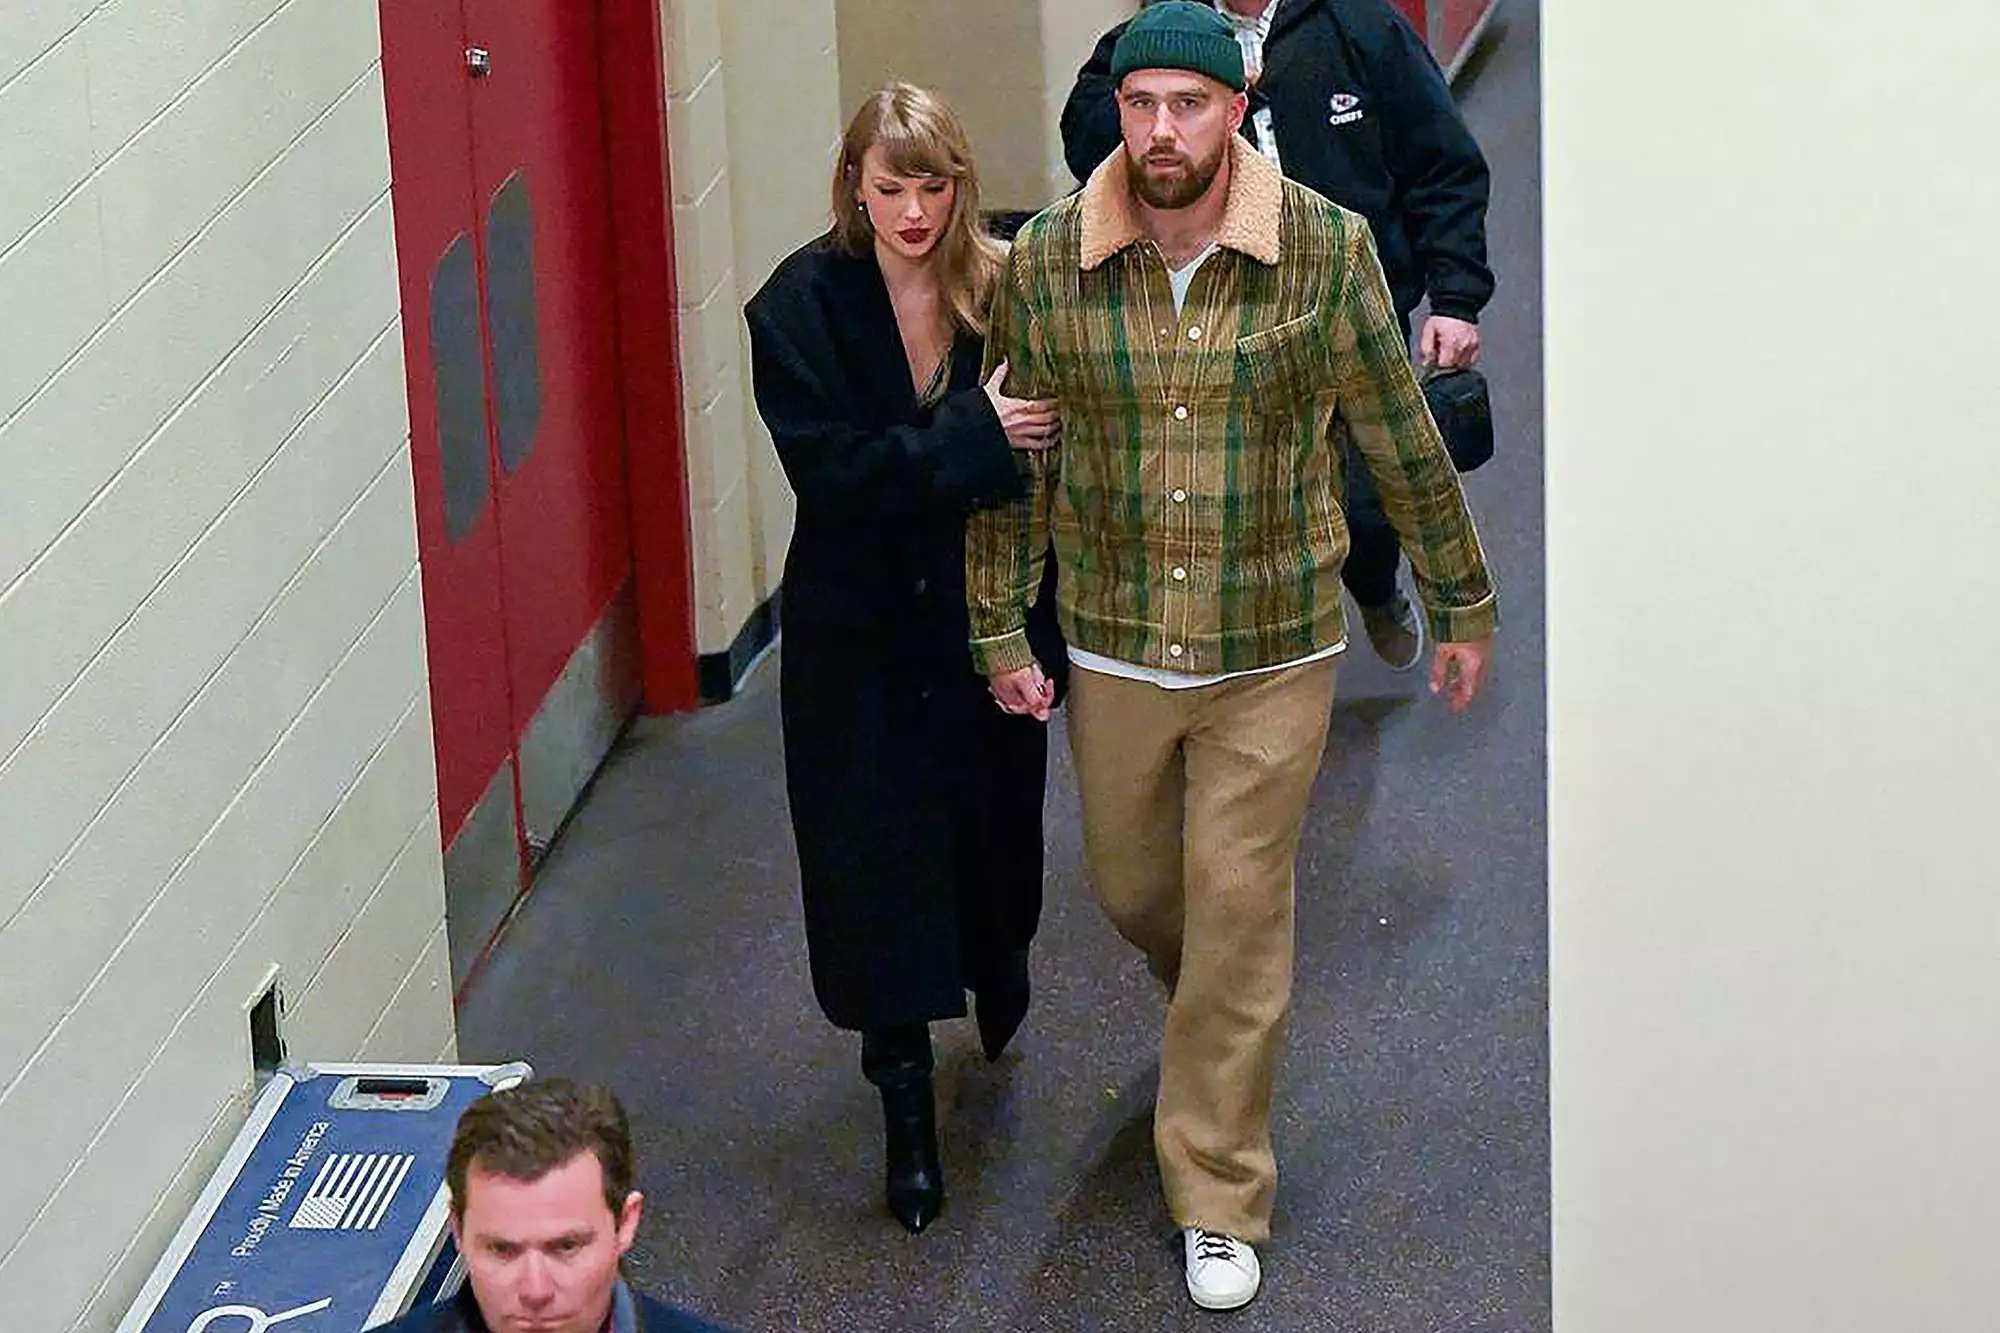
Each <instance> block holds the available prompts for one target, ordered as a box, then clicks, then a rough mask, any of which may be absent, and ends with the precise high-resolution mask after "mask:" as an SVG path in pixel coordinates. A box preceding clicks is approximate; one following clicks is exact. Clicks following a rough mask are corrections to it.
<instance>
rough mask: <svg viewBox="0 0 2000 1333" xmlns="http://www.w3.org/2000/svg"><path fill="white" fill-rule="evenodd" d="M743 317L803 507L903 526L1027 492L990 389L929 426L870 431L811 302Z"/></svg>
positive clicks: (950, 405) (756, 309)
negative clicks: (943, 510) (919, 517)
mask: <svg viewBox="0 0 2000 1333" xmlns="http://www.w3.org/2000/svg"><path fill="white" fill-rule="evenodd" d="M744 315H745V318H746V319H747V320H748V322H749V325H750V380H751V388H752V392H753V393H754V395H755V397H756V400H757V412H758V415H760V416H761V417H763V419H764V425H765V426H766V427H767V428H768V429H769V430H770V432H771V441H772V443H773V444H775V445H776V446H777V450H778V460H779V462H781V463H783V464H784V468H785V477H786V479H787V480H788V481H790V482H791V485H792V491H793V493H794V494H795V495H797V496H798V499H799V504H800V505H801V507H810V508H812V509H815V510H818V511H820V512H822V513H826V514H840V515H843V516H847V517H853V518H863V519H887V518H900V517H905V516H908V515H911V514H916V513H920V512H923V511H926V510H934V509H937V508H939V507H940V506H943V507H951V508H958V509H964V510H970V509H973V508H975V507H978V506H981V505H986V504H991V503H995V502H997V501H998V500H1000V499H1002V498H1006V497H1010V496H1012V495H1013V494H1014V493H1015V492H1016V491H1018V490H1019V488H1020V485H1021V480H1020V473H1019V471H1018V469H1017V468H1016V467H1015V464H1014V450H1013V448H1012V446H1011V445H1009V444H1008V442H1007V435H1006V432H1004V431H1003V430H1002V429H1001V428H1000V418H999V416H998V414H996V413H995V412H994V410H993V404H992V401H991V400H990V399H988V398H987V396H986V393H985V391H984V390H982V389H978V388H973V389H967V390H965V391H964V392H961V393H955V394H953V395H951V396H950V397H948V398H946V399H945V400H944V401H943V402H941V403H939V404H938V406H937V409H936V410H935V411H934V412H933V413H932V415H931V419H930V422H929V424H927V425H923V426H891V427H889V428H887V429H885V430H871V429H867V428H865V427H863V426H862V425H860V424H859V423H858V422H857V421H856V420H855V413H854V411H853V410H852V405H851V399H850V398H849V393H850V392H851V390H850V389H849V388H848V386H847V384H846V382H845V381H846V376H845V373H844V371H843V370H842V368H841V366H840V364H839V358H838V357H837V356H836V355H835V354H834V344H833V337H834V334H833V332H832V330H830V329H828V328H826V327H825V326H824V321H823V320H821V319H819V318H818V317H817V316H816V315H814V314H813V313H812V312H811V311H810V310H809V309H808V308H807V306H806V303H804V302H799V301H794V302H791V303H785V302H782V301H778V300H770V301H767V300H766V298H765V296H764V295H761V294H760V296H759V297H758V298H757V299H755V300H753V301H752V302H751V303H750V305H749V306H748V307H746V308H745V310H744Z"/></svg>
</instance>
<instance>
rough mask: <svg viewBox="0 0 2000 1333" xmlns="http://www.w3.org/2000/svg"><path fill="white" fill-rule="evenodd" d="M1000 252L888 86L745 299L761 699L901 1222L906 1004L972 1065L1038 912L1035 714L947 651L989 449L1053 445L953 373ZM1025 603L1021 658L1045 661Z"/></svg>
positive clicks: (999, 473) (1017, 976) (906, 1208)
mask: <svg viewBox="0 0 2000 1333" xmlns="http://www.w3.org/2000/svg"><path fill="white" fill-rule="evenodd" d="M1004 257H1005V250H1004V247H1003V246H1002V245H1001V244H1000V243H999V242H998V241H996V240H994V239H993V238H992V237H990V236H988V235H987V234H986V233H985V230H984V228H983V226H982V223H981V214H980V210H979V178H978V174H977V172H976V171H975V170H974V167H973V162H972V155H971V152H970V150H969V149H968V147H967V144H966V138H965V132H964V130H963V129H962V128H961V127H960V125H959V123H958V120H957V118H956V117H955V116H954V115H953V114H952V112H951V111H950V109H949V108H948V107H946V106H945V104H944V103H943V102H942V101H941V100H940V99H939V98H937V97H936V96H935V95H933V94H931V93H928V92H926V91H924V90H923V89H920V88H914V87H911V86H909V85H907V84H893V85H891V86H889V87H887V88H884V89H883V90H881V91H880V92H878V93H876V94H874V95H873V96H871V97H870V98H869V99H868V100H867V101H866V102H865V103H863V105H862V106H861V108H860V110H859V111H858V112H857V113H856V114H855V116H854V119H853V121H852V123H851V124H850V125H849V126H848V129H847V134H846V136H845V139H844V140H843V142H842V145H841V150H840V158H839V162H838V164H837V166H836V168H835V171H834V177H833V227H832V229H831V230H830V231H829V232H828V233H827V234H825V235H823V236H821V237H819V238H818V239H816V240H814V241H812V242H810V243H808V244H807V245H805V246H804V247H802V248H801V249H799V250H798V251H797V252H795V253H794V254H792V255H791V256H789V257H788V258H786V259H785V260H784V261H783V262H782V263H780V264H779V265H778V268H777V271H776V272H775V273H773V274H772V276H771V279H770V281H769V282H767V283H765V284H764V287H763V288H762V290H760V291H759V292H758V293H757V295H756V296H755V297H753V298H752V299H751V301H750V303H749V305H748V307H747V308H746V311H745V315H746V317H747V319H748V321H749V325H750V342H751V364H752V371H753V377H754V382H755V389H756V398H757V408H758V411H759V412H760V413H761V414H762V415H763V418H764V422H765V424H766V425H767V426H768V427H769V428H770V431H771V437H772V439H773V440H774V441H775V442H776V445H777V449H778V456H779V458H780V460H781V461H782V462H783V464H784V468H785V474H786V476H787V477H788V478H789V479H790V481H791V484H792V490H793V492H794V493H795V494H796V496H797V498H798V513H797V519H796V523H795V526H794V532H793V536H792V544H791V550H790V552H789V554H788V555H787V557H786V560H785V581H784V607H783V615H784V649H783V653H782V657H781V666H780V672H781V678H780V693H781V700H782V702H781V708H782V715H783V720H784V739H785V776H786V787H787V792H788V795H789V797H790V804H791V816H792V826H793V829H794V832H795V833H796V835H797V842H798V853H799V869H800V881H801V886H802V890H803V897H804V906H805V926H806V943H807V952H808V955H809V958H810V962H811V970H812V979H813V989H814V992H815V994H816V995H817V997H818V999H819V1003H820V1007H821V1008H822V1009H823V1010H824V1011H825V1013H826V1016H827V1018H828V1019H829V1020H830V1021H832V1022H833V1023H834V1024H835V1025H836V1026H838V1027H841V1028H846V1029H849V1030H853V1031H858V1032H860V1033H861V1034H862V1044H861V1047H862V1049H861V1062H862V1069H863V1072H864V1074H865V1075H866V1077H867V1078H868V1079H869V1081H871V1082H872V1083H874V1084H875V1085H876V1086H877V1087H878V1088H879V1089H880V1091H881V1096H882V1106H883V1116H884V1122H885V1128H886V1134H885V1137H886V1140H887V1143H886V1155H887V1198H888V1204H889V1210H890V1212H891V1213H893V1214H894V1215H895V1216H896V1218H897V1219H898V1220H900V1221H901V1222H902V1223H903V1225H904V1226H906V1227H908V1228H909V1229H910V1230H911V1231H921V1230H923V1228H924V1227H926V1226H927V1225H929V1224H930V1222H931V1221H932V1220H933V1219H934V1218H935V1217H936V1216H937V1214H938V1212H939V1210H940V1208H941V1207H942V1205H943V1201H944V1180H943V1172H942V1169H941V1167H940V1165H939V1161H938V1148H937V1131H936V1124H935V1109H934V1100H933V1097H932V1092H931V1063H932V1062H931V1043H930V1028H929V1024H930V1023H931V1022H932V1021H933V1020H936V1019H944V1018H954V1017H962V1016H963V1015H964V1014H965V1012H966V998H965V997H966V992H967V990H970V991H972V992H973V995H974V997H975V1006H974V1012H975V1014H976V1017H977V1020H978V1026H979V1034H980V1038H981V1042H982V1044H983V1046H984V1049H985V1051H986V1055H987V1057H988V1058H989V1059H997V1058H998V1057H999V1055H1000V1052H1001V1050H1002V1049H1003V1048H1004V1047H1005V1046H1006V1045H1007V1042H1008V1041H1009V1039H1010V1038H1011V1037H1012V1036H1013V1034H1014V1032H1015V1030H1016V1028H1017V1027H1018V1026H1019V1024H1020V1022H1021V1019H1022V1017H1023V1016H1024V1015H1025V1014H1026V1012H1027V1007H1028V944H1029V941H1030V940H1031V939H1032V938H1033V936H1034V933H1035V927H1036V923H1037V921H1038V920H1039V918H1040V915H1041V898H1042V790H1043V776H1044V764H1045V760H1046V756H1047V748H1046V747H1047V733H1046V729H1045V727H1044V726H1043V724H1042V723H1041V722H1039V721H1036V720H1035V719H1034V718H1031V717H1024V716H1013V715H1009V714H1007V713H1005V712H1003V711H1001V710H1000V708H999V707H998V706H997V705H996V703H995V701H994V700H993V699H992V697H991V696H990V695H989V694H988V692H987V689H986V684H985V681H984V680H983V679H982V678H981V677H979V676H978V675H976V674H975V673H974V671H973V669H972V663H971V660H970V656H969V653H968V650H967V633H968V630H967V616H966V607H965V555H964V551H965V519H966V515H967V514H968V513H970V512H971V511H973V510H974V509H976V508H979V507H982V506H987V505H991V504H996V503H999V502H1001V501H1003V500H1005V499H1008V498H1011V497H1012V496H1013V495H1015V494H1016V493H1017V491H1018V488H1019V486H1020V481H1019V477H1020V471H1019V464H1018V463H1017V460H1016V452H1017V451H1019V450H1038V449H1046V448H1048V447H1050V445H1052V444H1053V443H1054V442H1055V440H1056V438H1057V418H1056V411H1055V408H1054V406H1053V404H1051V403H1048V402H1030V401H1025V400H1022V399H1016V398H1010V397H1008V396H1007V395H1005V394H1004V393H1002V392H1000V387H999V386H1000V384H1001V382H1002V380H1003V376H1004V369H1005V368H1004V367H1003V368H1002V371H1001V373H1000V374H996V375H994V376H993V377H992V378H991V379H989V380H988V381H986V382H985V383H983V384H982V383H981V382H980V375H979V370H980V361H981V357H982V356H983V354H984V341H983V334H984V332H985V327H986V310H987V303H988V300H989V298H990V296H991V293H992V290H993V287H994V283H995V280H996V278H997V276H998V272H999V268H1000V265H1001V264H1002V263H1003V262H1004ZM1049 602H1050V599H1049V598H1048V597H1046V596H1045V597H1044V598H1043V608H1044V612H1045V613H1044V614H1043V615H1042V616H1041V624H1040V651H1041V655H1042V657H1043V659H1044V663H1043V664H1044V666H1045V668H1046V669H1047V670H1049V671H1051V672H1061V671H1062V669H1063V667H1064V663H1065V655H1064V653H1063V651H1062V647H1061V639H1060V636H1059V635H1058V634H1057V633H1056V632H1055V629H1054V619H1053V613H1052V611H1048V610H1047V607H1048V605H1049ZM1054 692H1055V687H1054V686H1052V687H1051V692H1050V697H1049V698H1048V699H1047V700H1046V701H1045V702H1046V703H1049V704H1053V702H1054Z"/></svg>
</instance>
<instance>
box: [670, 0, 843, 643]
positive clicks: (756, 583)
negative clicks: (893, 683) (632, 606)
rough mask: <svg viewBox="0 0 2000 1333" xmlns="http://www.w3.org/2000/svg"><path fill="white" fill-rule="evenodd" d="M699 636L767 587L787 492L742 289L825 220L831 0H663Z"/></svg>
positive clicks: (788, 503) (725, 624)
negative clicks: (761, 397) (759, 403)
mask: <svg viewBox="0 0 2000 1333" xmlns="http://www.w3.org/2000/svg"><path fill="white" fill-rule="evenodd" d="M665 13H666V24H665V30H666V41H667V64H668V105H667V126H668V133H669V136H670V140H671V144H672V152H673V177H674V230H675V240H676V246H677V248H678V251H679V254H678V256H677V262H678V275H679V283H680V304H681V310H680V317H681V323H682V331H681V354H682V374H683V377H684V381H685V388H686V409H685V418H686V426H687V450H688V460H689V469H688V470H689V477H688V485H689V492H690V501H691V505H692V508H693V512H694V534H695V542H694V545H695V552H694V555H695V601H696V626H697V639H698V644H699V650H700V651H701V652H702V653H704V654H709V653H720V652H724V651H726V650H727V649H728V648H729V646H730V644H731V642H732V641H733V640H734V639H735V638H736V636H737V635H738V633H740V632H741V631H742V629H743V627H744V625H745V623H746V622H747V621H748V620H749V619H750V616H751V614H752V613H753V612H754V611H755V610H756V609H757V607H758V606H759V605H761V604H762V603H763V602H764V601H765V600H766V599H767V598H769V597H770V596H771V594H772V593H773V592H774V591H775V590H776V588H777V583H778V579H779V576H780V574H781V573H782V566H783V561H784V552H785V546H786V543H787V542H789V541H790V539H791V515H792V498H791V492H790V490H789V489H788V488H787V486H786V484H785V481H784V476H783V473H782V472H781V470H780V469H779V467H778V462H777V455H776V454H775V453H774V452H773V451H772V449H771V445H770V438H769V436H768V435H767V434H766V433H765V432H764V430H763V427H762V424H761V423H760V422H759V421H758V419H757V413H756V407H755V405H754V403H753V402H752V401H751V396H750V378H749V357H748V346H747V334H746V333H745V331H744V327H743V303H744V302H745V301H747V300H748V299H749V298H750V296H751V294H752V293H754V292H755V291H756V290H757V287H758V286H759V285H760V284H761V283H762V282H763V281H764V279H765V278H766V277H768V276H769V274H770V271H771V268H772V266H773V265H774V264H775V263H776V262H777V261H778V260H779V259H780V258H782V257H783V256H784V255H785V254H787V253H789V252H790V251H791V250H792V249H793V248H795V247H796V246H798V245H800V244H802V243H804V242H805V241H806V240H808V239H809V238H811V237H812V236H814V235H816V234H818V233H819V232H820V231H822V230H824V229H825V227H826V212H827V181H828V174H829V172H830V171H831V170H832V154H833V145H834V143H835V141H836V139H837V137H838V134H839V104H838V96H839V94H838V84H837V75H836V53H835V49H834V47H835V44H834V22H833V0H738V2H737V3H728V4H725V3H719V2H718V0H665Z"/></svg>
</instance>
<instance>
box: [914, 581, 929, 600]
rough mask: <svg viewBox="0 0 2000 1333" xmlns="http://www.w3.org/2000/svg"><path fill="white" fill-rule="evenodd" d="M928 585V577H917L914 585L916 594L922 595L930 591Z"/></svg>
mask: <svg viewBox="0 0 2000 1333" xmlns="http://www.w3.org/2000/svg"><path fill="white" fill-rule="evenodd" d="M930 587H931V581H930V580H929V579H918V580H917V586H916V593H917V596H919V597H922V596H923V595H924V594H925V593H927V592H929V591H930Z"/></svg>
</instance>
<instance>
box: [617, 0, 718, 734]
mask: <svg viewBox="0 0 2000 1333" xmlns="http://www.w3.org/2000/svg"><path fill="white" fill-rule="evenodd" d="M601 3H602V6H603V7H602V10H601V11H600V14H599V23H598V33H599V38H598V40H599V43H600V46H601V49H600V51H599V56H598V63H599V68H600V70H601V71H602V81H603V90H604V91H603V96H604V108H603V121H604V127H605V156H606V158H607V159H608V161H609V164H610V171H611V213H612V255H613V262H614V265H615V271H616V276H615V278H614V282H615V286H616V292H615V299H614V305H615V307H616V312H617V314H616V318H617V325H618V327H617V332H616V338H617V345H618V368H617V375H618V396H619V403H620V408H621V412H622V414H623V418H624V427H625V460H626V461H625V468H626V500H627V504H628V505H629V506H630V511H631V531H632V578H633V587H634V592H635V596H636V601H637V605H638V614H639V654H640V674H641V679H642V683H643V688H644V704H643V706H644V709H645V711H646V712H649V713H668V712H680V711H683V710H686V709H691V708H694V707H696V706H697V705H699V703H700V702H701V696H700V688H699V685H698V676H697V665H696V654H695V618H694V580H693V571H694V543H693V519H692V516H691V514H690V512H689V501H688V488H687V475H688V473H687V446H686V436H685V433H684V431H683V429H682V420H681V404H682V401H683V390H682V385H681V364H680V306H679V287H678V283H677V281H676V278H675V272H674V222H673V206H672V200H673V181H672V173H671V170H670V164H669V156H670V155H669V151H668V141H667V116H666V107H667V96H666V92H667V79H666V48H665V45H664V41H663V39H664V32H663V23H662V20H661V12H660V0H601Z"/></svg>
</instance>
